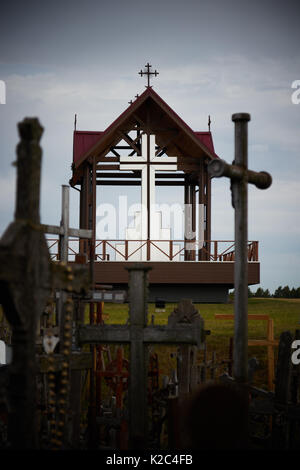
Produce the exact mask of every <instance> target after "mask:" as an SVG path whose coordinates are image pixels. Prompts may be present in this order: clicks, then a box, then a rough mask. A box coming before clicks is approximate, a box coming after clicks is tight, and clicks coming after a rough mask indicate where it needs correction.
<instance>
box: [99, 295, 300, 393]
mask: <svg viewBox="0 0 300 470" xmlns="http://www.w3.org/2000/svg"><path fill="white" fill-rule="evenodd" d="M195 306H196V308H197V309H198V311H199V313H200V315H201V316H202V318H203V319H204V325H205V329H206V330H210V332H211V333H210V335H209V336H207V352H208V358H210V355H211V353H212V352H213V351H215V352H216V357H217V360H222V359H226V358H228V355H229V341H230V337H232V336H233V332H234V322H233V321H231V320H226V321H225V320H217V319H215V314H233V313H234V305H233V302H232V301H231V302H230V303H228V304H195ZM174 307H176V304H166V311H165V312H164V313H155V305H154V304H149V306H148V312H149V314H148V318H149V322H150V321H151V316H152V315H154V319H155V324H161V325H164V324H166V323H167V319H168V315H169V314H170V313H171V312H172V311H173V309H174ZM104 313H105V314H106V315H107V317H106V320H105V322H106V323H108V324H114V323H119V324H122V323H123V324H124V323H126V321H127V318H128V304H109V303H107V304H105V306H104ZM248 313H249V315H251V314H263V315H269V316H270V318H272V319H273V321H274V338H275V339H279V337H280V334H281V333H282V332H283V331H287V330H289V331H291V332H292V333H294V332H295V330H296V329H299V328H300V299H273V298H270V299H265V298H250V299H249V301H248ZM266 324H267V322H266V321H260V320H251V321H249V339H251V338H252V339H263V338H265V337H266V334H267V328H266ZM266 350H267V348H266V347H264V346H258V347H257V346H255V347H254V346H250V347H249V350H248V351H249V352H248V355H249V358H250V357H256V358H257V359H258V361H259V364H260V368H259V370H258V371H257V372H256V373H255V380H254V384H255V385H257V386H259V387H262V388H265V389H267V388H268V387H267V361H266ZM152 351H155V352H157V353H158V355H159V366H160V372H161V375H169V374H170V371H171V369H172V368H174V367H175V359H172V358H171V357H170V354H171V353H172V352H175V351H176V347H173V348H170V347H163V346H159V347H155V348H152ZM199 354H201V352H200V353H199ZM276 358H277V347H275V359H276ZM275 364H276V361H275ZM220 372H221V371H220Z"/></svg>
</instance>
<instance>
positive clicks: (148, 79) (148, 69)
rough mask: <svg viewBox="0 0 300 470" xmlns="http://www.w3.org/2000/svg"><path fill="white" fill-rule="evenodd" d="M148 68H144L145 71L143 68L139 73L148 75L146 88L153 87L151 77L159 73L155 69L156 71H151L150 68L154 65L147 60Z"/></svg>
mask: <svg viewBox="0 0 300 470" xmlns="http://www.w3.org/2000/svg"><path fill="white" fill-rule="evenodd" d="M145 67H146V69H147V70H144V72H143V71H142V70H141V71H140V72H139V75H140V76H141V77H142V76H143V75H147V86H146V85H145V86H146V88H152V86H150V77H151V75H154V76H155V77H156V76H157V75H158V74H159V72H157V70H154V72H150V68H151V67H152V65H150V64H149V62H147V64H146V65H145Z"/></svg>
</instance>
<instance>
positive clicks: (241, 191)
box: [232, 113, 250, 383]
mask: <svg viewBox="0 0 300 470" xmlns="http://www.w3.org/2000/svg"><path fill="white" fill-rule="evenodd" d="M232 121H233V122H234V123H235V161H234V163H235V165H237V166H239V167H240V168H242V169H243V170H244V177H243V178H242V179H240V180H239V181H235V180H232V192H233V203H234V208H235V264H234V350H233V351H234V357H233V376H234V378H235V380H236V381H237V382H240V383H247V381H248V260H247V243H248V184H247V169H248V121H250V115H249V114H248V113H238V114H233V115H232Z"/></svg>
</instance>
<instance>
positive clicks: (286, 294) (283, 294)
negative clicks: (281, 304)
mask: <svg viewBox="0 0 300 470" xmlns="http://www.w3.org/2000/svg"><path fill="white" fill-rule="evenodd" d="M248 297H266V298H270V297H274V298H277V299H300V287H297V288H295V287H292V289H290V288H289V286H285V287H282V286H279V287H277V289H276V290H275V292H274V294H271V293H270V291H269V289H266V290H264V289H262V288H261V287H258V289H257V290H256V292H252V291H251V289H250V288H249V287H248Z"/></svg>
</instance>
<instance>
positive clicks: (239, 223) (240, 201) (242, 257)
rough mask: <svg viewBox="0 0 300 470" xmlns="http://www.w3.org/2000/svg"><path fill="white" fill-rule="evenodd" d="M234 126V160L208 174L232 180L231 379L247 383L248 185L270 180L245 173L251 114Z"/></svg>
mask: <svg viewBox="0 0 300 470" xmlns="http://www.w3.org/2000/svg"><path fill="white" fill-rule="evenodd" d="M232 120H233V121H234V123H235V159H234V161H233V164H232V165H229V164H228V163H226V162H225V161H224V160H221V159H215V160H212V161H211V162H210V164H209V166H208V171H209V173H210V174H211V175H212V176H215V177H220V176H227V177H228V178H230V179H231V190H232V205H233V207H234V209H235V263H234V358H233V364H234V369H233V375H234V378H235V379H236V381H237V382H240V383H247V382H248V259H247V244H248V183H251V184H255V186H256V187H257V188H259V189H267V188H268V187H269V186H270V185H271V184H272V177H271V175H270V174H269V173H267V172H264V171H262V172H260V173H257V172H255V171H251V170H248V121H250V114H247V113H238V114H233V115H232Z"/></svg>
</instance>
